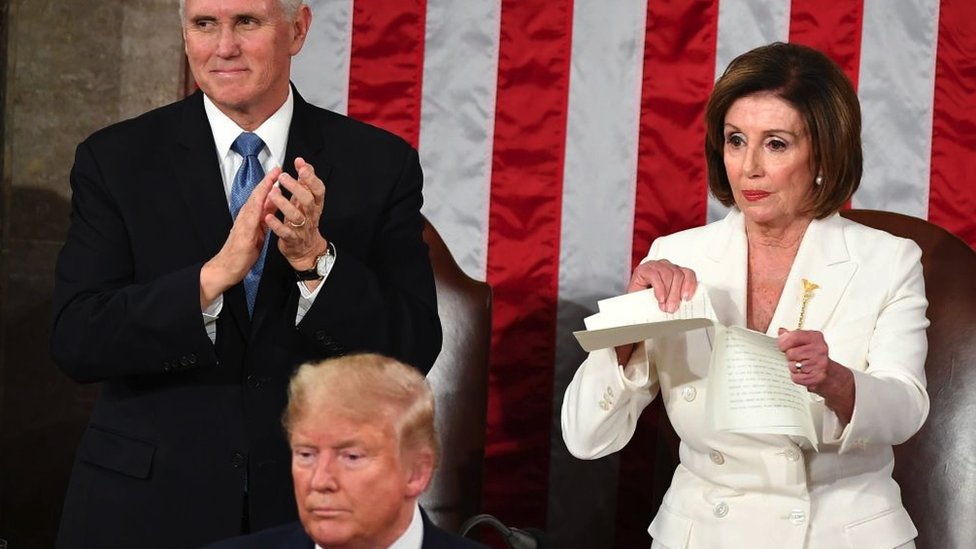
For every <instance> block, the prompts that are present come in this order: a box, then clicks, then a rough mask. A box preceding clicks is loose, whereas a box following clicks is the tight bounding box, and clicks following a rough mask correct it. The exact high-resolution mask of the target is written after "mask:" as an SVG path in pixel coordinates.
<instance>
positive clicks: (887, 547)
mask: <svg viewBox="0 0 976 549" xmlns="http://www.w3.org/2000/svg"><path fill="white" fill-rule="evenodd" d="M844 530H845V532H846V533H847V544H848V547H851V549H891V548H892V547H898V546H899V545H903V544H905V543H908V542H909V541H912V540H913V539H915V538H916V537H917V536H918V530H916V529H915V525H914V524H913V523H912V519H911V517H909V516H908V511H906V510H905V508H904V507H899V508H898V509H891V510H889V511H885V512H883V513H880V514H877V515H874V516H872V517H869V518H866V519H864V520H860V521H858V522H852V523H851V524H848V525H847V526H845V527H844Z"/></svg>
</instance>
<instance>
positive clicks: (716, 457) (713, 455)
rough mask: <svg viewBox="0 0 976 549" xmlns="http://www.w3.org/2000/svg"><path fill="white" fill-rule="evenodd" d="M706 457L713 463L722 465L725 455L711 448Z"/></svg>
mask: <svg viewBox="0 0 976 549" xmlns="http://www.w3.org/2000/svg"><path fill="white" fill-rule="evenodd" d="M708 457H709V459H711V460H712V463H714V464H715V465H722V464H723V463H725V456H723V455H722V452H719V451H718V450H712V451H711V452H709V453H708Z"/></svg>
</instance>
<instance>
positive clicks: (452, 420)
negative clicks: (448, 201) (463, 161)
mask: <svg viewBox="0 0 976 549" xmlns="http://www.w3.org/2000/svg"><path fill="white" fill-rule="evenodd" d="M424 241H425V242H427V246H428V247H429V248H430V261H431V264H432V265H433V268H434V282H435V284H436V286H437V312H438V314H439V315H440V318H441V328H442V329H443V332H444V343H443V345H442V347H441V353H440V355H439V356H438V357H437V361H436V362H435V363H434V367H433V368H432V369H431V371H430V373H429V374H427V379H428V380H429V381H430V384H431V386H432V388H433V390H434V397H435V399H436V402H437V412H436V418H437V420H436V421H437V430H438V435H439V438H440V445H441V455H440V463H439V465H438V467H437V470H436V471H435V472H434V478H433V479H432V480H431V483H430V486H429V487H428V488H427V491H426V492H424V494H423V495H422V496H421V498H420V504H421V505H423V506H424V509H425V510H426V511H427V512H428V514H429V515H430V518H431V520H432V521H434V523H436V524H437V525H438V526H440V527H442V528H445V529H447V530H451V531H454V532H456V531H457V530H458V528H459V527H460V525H461V523H462V522H464V520H465V519H467V518H468V517H470V516H472V515H475V514H477V513H478V510H479V507H480V503H481V480H482V472H481V470H482V462H483V460H484V452H485V422H486V419H487V411H488V349H489V345H490V343H491V288H490V287H489V286H488V284H485V283H484V282H479V281H476V280H474V279H472V278H470V277H468V276H467V275H465V274H464V272H463V271H461V268H460V267H458V264H457V263H456V262H455V261H454V258H453V257H452V256H451V252H450V251H449V250H448V249H447V246H446V245H445V244H444V241H443V240H442V239H441V237H440V235H439V234H438V233H437V230H436V229H434V227H433V226H432V225H431V224H430V222H426V225H425V227H424Z"/></svg>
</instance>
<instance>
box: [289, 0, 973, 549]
mask: <svg viewBox="0 0 976 549" xmlns="http://www.w3.org/2000/svg"><path fill="white" fill-rule="evenodd" d="M308 4H309V5H310V6H311V7H312V10H313V22H312V29H311V33H310V36H309V38H308V41H307V42H306V44H305V48H304V50H303V51H302V53H301V54H300V55H299V56H298V58H297V60H296V62H295V66H294V67H293V76H294V80H295V82H296V84H297V86H298V88H299V90H300V91H301V93H302V94H303V96H304V97H305V98H306V99H308V100H309V101H311V102H313V103H316V104H318V105H321V106H324V107H326V108H330V109H332V110H335V111H338V112H342V113H347V114H349V115H350V116H353V117H355V118H359V119H361V120H364V121H367V122H370V123H373V124H376V125H378V126H381V127H384V128H387V129H389V130H391V131H393V132H395V133H398V134H399V135H401V136H403V137H404V138H405V139H406V140H407V141H409V142H411V143H412V144H413V145H414V146H416V147H417V148H418V149H419V150H420V155H421V162H422V164H423V168H424V173H425V187H424V195H425V206H424V213H425V214H426V215H427V217H428V218H429V219H430V220H431V221H432V223H433V224H434V225H435V226H436V227H437V228H438V230H439V231H440V232H441V234H442V235H443V237H444V239H445V240H446V242H447V244H448V246H449V247H450V249H451V251H452V253H453V254H454V256H455V258H456V259H457V260H458V262H459V264H460V265H461V266H462V268H463V269H464V270H465V271H466V272H467V273H468V274H469V275H471V276H472V277H474V278H478V279H482V280H487V281H488V282H489V283H490V284H491V286H492V287H493V290H494V303H495V308H494V318H493V344H492V352H491V353H492V354H491V376H490V389H489V391H490V396H489V412H488V414H489V416H488V433H487V436H488V446H487V449H486V461H485V467H486V468H485V479H484V494H483V507H484V510H485V511H486V512H490V513H493V514H495V515H497V516H499V517H500V518H501V519H502V520H504V521H505V522H507V523H509V524H513V525H517V526H538V527H544V528H548V529H549V530H550V531H551V533H552V535H553V537H554V538H555V539H557V540H559V542H558V545H557V546H558V547H611V546H616V547H623V546H625V545H626V543H625V542H624V541H622V539H623V538H622V537H621V535H620V533H619V530H620V529H621V528H625V527H629V526H628V525H625V524H624V523H625V522H626V520H625V519H623V518H620V517H626V516H627V515H628V512H629V511H632V510H634V509H640V508H641V505H642V503H640V502H639V501H637V499H639V497H640V493H641V491H642V487H641V486H640V485H639V482H640V479H634V478H631V477H629V476H628V475H618V474H617V472H618V470H617V467H618V462H617V461H616V460H615V459H608V460H603V461H601V462H598V463H582V462H578V461H576V460H574V459H573V458H571V457H569V456H568V455H567V454H566V452H565V448H564V447H563V445H562V441H561V437H560V433H559V427H558V410H559V406H560V404H561V401H562V393H563V390H564V388H565V386H566V384H567V383H568V382H569V379H570V378H571V376H572V374H573V372H574V371H575V369H576V367H577V366H578V365H579V363H580V362H581V361H582V359H583V353H582V352H581V351H580V349H579V348H578V346H577V345H576V343H575V341H574V340H573V338H572V335H571V331H572V330H574V329H579V328H580V327H581V326H582V318H583V317H584V316H586V315H587V314H590V313H591V312H593V310H594V309H595V306H596V300H597V299H601V298H604V297H607V296H611V295H616V294H619V293H622V292H623V291H624V289H625V285H626V282H627V279H628V277H629V274H630V271H631V268H632V266H633V265H634V263H635V261H637V260H639V259H640V258H641V257H643V255H644V254H645V253H646V251H647V249H648V246H649V245H650V242H651V241H652V240H653V239H654V238H655V237H657V236H659V235H664V234H668V233H671V232H674V231H677V230H680V229H685V228H688V227H693V226H697V225H702V224H704V223H706V222H708V221H711V220H714V219H717V218H720V217H722V216H723V215H724V209H723V208H722V207H721V206H720V205H719V204H717V203H715V202H713V201H712V200H711V199H710V198H709V197H708V196H707V191H706V183H705V177H706V176H705V163H704V159H703V153H702V151H703V143H704V122H703V117H704V116H703V115H704V107H705V102H706V100H707V97H708V94H709V92H710V90H711V88H712V84H713V83H714V81H715V79H716V78H717V77H718V75H720V74H721V72H722V70H723V69H724V67H725V66H726V65H727V64H728V62H729V61H730V60H731V59H732V58H733V57H735V56H736V55H738V54H740V53H742V52H744V51H746V50H748V49H751V48H753V47H755V46H758V45H761V44H765V43H768V42H772V41H777V40H779V41H792V42H799V43H803V44H807V45H810V46H813V47H816V48H818V49H821V50H822V51H824V52H826V53H828V54H829V55H830V56H831V57H832V58H833V59H834V60H835V61H837V63H838V64H839V65H840V66H841V67H842V68H843V69H844V70H845V71H846V73H847V74H848V75H849V76H850V78H851V80H852V81H853V82H854V84H855V86H856V88H857V89H858V94H859V96H860V99H861V105H862V111H863V120H864V133H863V141H864V153H865V169H864V178H863V181H862V184H861V188H860V190H859V191H858V192H857V194H856V195H855V196H854V198H853V200H852V206H853V207H855V208H872V209H883V210H892V211H897V212H902V213H907V214H910V215H913V216H917V217H921V218H926V219H929V220H931V221H933V222H935V223H937V224H940V225H942V226H944V227H946V228H947V229H949V230H950V231H952V232H954V233H955V234H956V235H958V236H959V237H960V238H962V239H963V240H965V241H967V242H968V243H969V244H970V245H971V246H972V245H976V2H974V1H973V0H942V1H941V2H940V1H939V0H792V1H790V0H576V1H573V0H310V1H308ZM326 184H327V185H328V182H326ZM440 413H450V410H441V412H440ZM638 450H639V449H638ZM448 451H449V449H448ZM632 454H633V455H638V456H639V452H634V453H632ZM626 459H628V458H625V461H626ZM630 459H633V458H630ZM647 459H650V458H649V457H648V458H647ZM625 465H626V464H625ZM625 470H626V469H625ZM618 476H619V478H618ZM635 483H636V484H637V486H636V487H635ZM624 494H636V495H634V496H633V497H634V498H636V499H635V500H628V499H627V497H631V496H627V497H624V496H623V495H624ZM650 519H651V517H650V516H640V517H638V518H637V519H635V520H637V521H638V522H639V523H640V526H639V528H640V529H643V528H646V525H647V523H649V522H650ZM615 523H616V524H615ZM615 527H616V529H617V530H618V532H617V533H616V534H615V533H614V530H615ZM614 536H616V538H615V537H614ZM646 539H647V538H646V534H645V537H644V540H646ZM638 546H643V547H646V546H647V543H646V541H644V542H643V545H638Z"/></svg>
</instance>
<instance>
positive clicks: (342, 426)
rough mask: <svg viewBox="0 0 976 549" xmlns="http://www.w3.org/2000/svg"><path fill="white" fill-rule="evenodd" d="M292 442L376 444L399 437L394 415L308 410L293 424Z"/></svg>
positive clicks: (340, 444)
mask: <svg viewBox="0 0 976 549" xmlns="http://www.w3.org/2000/svg"><path fill="white" fill-rule="evenodd" d="M291 438H292V442H293V443H301V442H303V441H305V442H317V443H320V444H326V445H328V446H330V447H339V446H343V447H345V446H353V445H376V444H378V443H382V442H383V441H386V440H389V441H394V440H395V439H396V427H395V425H394V424H393V420H392V418H391V417H389V416H387V415H386V414H376V415H373V416H370V417H369V418H359V417H350V416H348V415H345V414H337V413H322V414H319V413H314V412H313V413H308V414H306V415H305V416H303V417H301V418H299V419H298V420H297V421H295V423H294V424H293V425H292V436H291Z"/></svg>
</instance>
